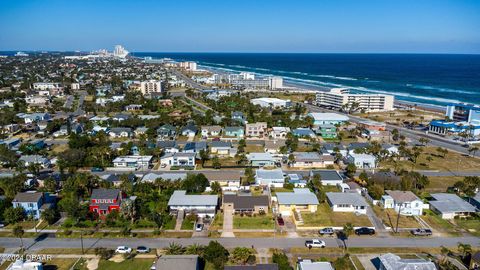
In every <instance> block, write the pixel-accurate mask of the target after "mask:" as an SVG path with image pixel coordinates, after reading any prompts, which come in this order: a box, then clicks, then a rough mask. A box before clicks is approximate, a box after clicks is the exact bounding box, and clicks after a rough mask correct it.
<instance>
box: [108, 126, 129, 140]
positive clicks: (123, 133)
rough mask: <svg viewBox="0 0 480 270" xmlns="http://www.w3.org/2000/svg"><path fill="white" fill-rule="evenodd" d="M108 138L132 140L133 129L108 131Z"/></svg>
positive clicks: (116, 128)
mask: <svg viewBox="0 0 480 270" xmlns="http://www.w3.org/2000/svg"><path fill="white" fill-rule="evenodd" d="M108 136H110V137H112V138H130V137H131V136H132V129H131V128H127V127H115V128H111V129H110V130H109V131H108Z"/></svg>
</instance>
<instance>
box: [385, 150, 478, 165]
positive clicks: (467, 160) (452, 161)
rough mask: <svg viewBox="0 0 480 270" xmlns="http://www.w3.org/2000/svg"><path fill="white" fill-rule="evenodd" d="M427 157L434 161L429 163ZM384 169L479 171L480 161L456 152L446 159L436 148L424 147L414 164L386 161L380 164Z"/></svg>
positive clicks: (401, 161)
mask: <svg viewBox="0 0 480 270" xmlns="http://www.w3.org/2000/svg"><path fill="white" fill-rule="evenodd" d="M427 157H431V158H432V160H431V161H428V160H427ZM380 166H381V167H383V168H393V169H401V168H403V169H406V170H411V169H412V168H413V169H414V170H439V171H478V168H480V159H478V158H474V157H471V156H465V155H462V154H459V153H456V152H451V151H450V152H448V153H447V154H446V155H445V157H442V156H441V155H439V153H438V152H437V151H436V148H435V147H429V146H427V147H423V152H422V154H421V155H420V157H419V158H418V160H417V163H416V164H414V163H413V162H411V161H408V160H400V161H393V162H392V161H384V162H381V163H380Z"/></svg>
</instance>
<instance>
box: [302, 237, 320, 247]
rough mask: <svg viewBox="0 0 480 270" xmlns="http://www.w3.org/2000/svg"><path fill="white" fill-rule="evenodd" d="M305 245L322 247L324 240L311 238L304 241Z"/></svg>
mask: <svg viewBox="0 0 480 270" xmlns="http://www.w3.org/2000/svg"><path fill="white" fill-rule="evenodd" d="M305 246H306V247H308V248H324V247H325V242H323V241H322V240H318V239H312V240H307V241H305Z"/></svg>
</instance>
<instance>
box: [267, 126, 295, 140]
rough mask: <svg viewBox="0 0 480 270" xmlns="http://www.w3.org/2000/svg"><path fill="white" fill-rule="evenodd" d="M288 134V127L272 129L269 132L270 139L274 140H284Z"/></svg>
mask: <svg viewBox="0 0 480 270" xmlns="http://www.w3.org/2000/svg"><path fill="white" fill-rule="evenodd" d="M289 132H290V128H289V127H272V130H271V131H270V134H269V135H270V137H272V138H274V139H284V138H286V137H287V134H288V133H289Z"/></svg>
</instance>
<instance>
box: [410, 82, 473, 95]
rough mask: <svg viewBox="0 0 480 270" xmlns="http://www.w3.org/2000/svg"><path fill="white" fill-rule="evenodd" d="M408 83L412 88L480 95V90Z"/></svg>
mask: <svg viewBox="0 0 480 270" xmlns="http://www.w3.org/2000/svg"><path fill="white" fill-rule="evenodd" d="M406 85H407V86H408V87H411V88H416V89H423V90H435V91H438V92H444V93H454V94H467V95H478V92H473V91H468V90H460V89H452V88H443V87H435V86H428V85H419V84H406Z"/></svg>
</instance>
